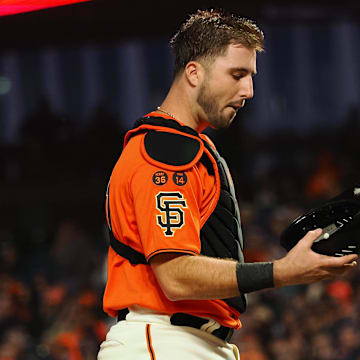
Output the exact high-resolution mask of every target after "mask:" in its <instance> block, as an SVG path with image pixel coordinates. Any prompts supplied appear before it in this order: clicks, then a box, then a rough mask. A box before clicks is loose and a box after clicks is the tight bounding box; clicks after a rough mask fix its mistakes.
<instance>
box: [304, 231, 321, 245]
mask: <svg viewBox="0 0 360 360" xmlns="http://www.w3.org/2000/svg"><path fill="white" fill-rule="evenodd" d="M321 234H322V229H315V230H312V231H308V232H307V233H306V235H305V236H304V237H303V238H302V239H301V240H300V241H301V242H302V243H303V244H304V245H305V246H306V247H307V248H309V249H310V248H311V247H312V245H313V243H314V241H315V240H316V239H317V238H318V237H319V236H320V235H321Z"/></svg>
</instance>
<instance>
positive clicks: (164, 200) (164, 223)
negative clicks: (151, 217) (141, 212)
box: [155, 191, 187, 237]
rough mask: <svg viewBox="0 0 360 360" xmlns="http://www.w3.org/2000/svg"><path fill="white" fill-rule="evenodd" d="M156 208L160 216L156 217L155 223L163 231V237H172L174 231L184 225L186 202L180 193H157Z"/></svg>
mask: <svg viewBox="0 0 360 360" xmlns="http://www.w3.org/2000/svg"><path fill="white" fill-rule="evenodd" d="M155 200H156V208H157V209H158V210H159V211H160V212H161V215H156V223H157V224H158V225H159V226H160V228H161V229H163V231H164V235H165V236H168V237H169V236H174V233H175V230H177V229H180V228H182V227H183V226H184V224H185V212H184V209H187V204H186V200H185V198H184V195H183V194H182V193H181V192H180V191H170V192H169V191H164V192H159V193H158V194H157V195H156V196H155Z"/></svg>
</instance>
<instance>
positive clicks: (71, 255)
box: [0, 0, 360, 360]
mask: <svg viewBox="0 0 360 360" xmlns="http://www.w3.org/2000/svg"><path fill="white" fill-rule="evenodd" d="M218 6H221V7H223V8H225V9H227V10H230V11H234V12H236V13H238V14H242V15H244V16H247V17H250V18H253V19H255V20H256V21H257V23H258V24H259V25H260V26H261V27H262V28H263V30H264V32H265V39H266V53H265V54H261V55H259V57H258V75H257V76H256V78H255V97H254V99H253V100H251V101H249V102H248V104H247V106H246V107H245V108H244V111H243V112H241V113H240V114H239V115H238V119H237V121H236V122H235V123H234V124H233V127H232V129H231V130H230V131H221V132H213V131H209V133H210V135H211V136H212V137H213V139H214V141H215V143H216V144H217V146H218V148H219V150H220V151H221V152H222V154H223V155H224V157H225V158H226V159H227V161H228V162H229V164H230V167H231V169H232V173H233V178H234V182H235V185H236V188H237V191H238V196H239V203H240V208H241V211H242V221H243V229H244V233H245V242H246V248H247V250H246V258H247V260H248V261H263V260H271V259H275V258H278V257H280V256H282V255H283V254H284V252H283V250H282V249H281V248H280V247H279V243H278V237H279V234H280V233H281V231H282V230H283V229H284V228H285V226H286V225H287V224H288V223H289V222H290V221H291V220H292V219H293V218H294V217H296V216H297V215H299V214H300V213H302V212H303V211H304V210H306V209H308V208H310V207H312V206H315V205H317V204H319V203H320V202H321V201H323V200H324V199H327V198H329V197H331V196H333V195H335V194H336V193H338V192H340V191H341V190H342V189H343V188H344V187H346V186H349V185H351V184H353V183H355V182H359V181H360V180H359V179H360V174H359V165H360V161H359V152H360V141H359V139H360V68H359V60H360V5H359V3H358V2H347V1H342V2H341V3H337V4H334V5H332V3H330V2H328V1H318V2H316V3H315V2H312V1H294V2H292V3H291V4H288V2H286V1H276V0H274V1H271V2H268V1H255V0H254V1H251V2H248V3H244V4H241V3H235V2H230V1H221V2H220V1H218V2H216V1H213V2H208V1H182V2H181V3H176V4H173V3H171V2H168V3H160V2H148V3H145V4H141V5H140V4H138V3H135V2H134V3H126V4H123V3H120V2H119V1H111V0H108V1H90V2H84V3H81V4H77V5H68V6H64V7H59V8H52V9H47V10H41V11H37V12H31V13H26V14H19V15H11V16H4V17H0V34H1V36H0V185H1V187H0V189H1V190H0V211H1V217H0V360H41V359H46V360H67V359H69V360H90V359H95V358H96V352H97V348H98V346H99V343H100V342H101V341H102V339H103V338H104V336H105V334H106V331H107V329H108V327H109V326H110V325H111V324H112V322H113V320H112V319H110V318H108V317H107V316H106V315H105V314H104V313H103V312H102V310H101V297H102V292H103V289H104V283H105V277H106V272H105V260H106V250H107V240H106V231H105V217H104V193H105V188H106V183H107V180H108V177H109V175H110V171H111V169H112V166H113V165H114V163H115V161H116V160H117V157H118V156H119V154H120V152H121V147H122V139H123V135H124V132H125V130H126V129H128V128H129V127H130V126H131V125H132V123H133V122H134V121H135V120H136V119H137V118H138V117H140V116H141V115H143V114H144V113H147V112H149V111H151V110H153V109H154V108H155V107H156V106H157V105H159V103H160V102H161V100H162V98H163V97H164V96H165V94H166V92H167V90H168V88H169V86H170V83H171V79H172V57H171V53H170V50H169V46H168V40H169V39H170V37H171V36H172V34H173V33H174V32H175V31H176V29H177V27H178V25H179V24H180V23H181V22H182V20H183V19H184V18H186V16H187V15H188V14H189V13H191V12H193V11H195V10H196V9H197V8H208V7H218ZM0 12H1V1H0ZM359 275H360V272H359V270H356V271H354V272H352V273H351V274H349V275H348V276H346V277H345V278H341V279H338V280H336V281H331V282H322V283H318V284H314V285H311V286H297V287H289V288H285V289H282V290H280V291H279V290H276V291H275V290H274V291H273V290H270V291H261V292H258V293H256V294H252V295H250V297H249V298H250V305H249V310H248V311H247V313H246V314H244V315H243V316H242V320H243V325H244V326H243V328H242V329H241V330H239V331H237V332H236V333H235V335H234V337H233V342H235V343H236V344H237V345H238V346H239V347H240V351H241V354H242V355H241V359H242V360H272V359H274V360H275V359H287V360H302V359H317V360H358V359H360V336H359V335H360V334H359V329H360V327H359V325H360V321H359V315H360V309H359V304H360V284H359ZM119 286H121V284H119Z"/></svg>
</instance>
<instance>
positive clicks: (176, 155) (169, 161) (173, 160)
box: [141, 130, 204, 171]
mask: <svg viewBox="0 0 360 360" xmlns="http://www.w3.org/2000/svg"><path fill="white" fill-rule="evenodd" d="M141 150H142V155H143V156H144V158H145V160H146V161H148V162H149V163H151V164H153V165H156V166H159V167H162V168H164V169H168V170H178V171H185V170H187V169H190V168H191V167H193V166H194V165H195V164H196V163H197V162H198V161H199V160H200V158H201V156H202V154H203V151H204V144H203V142H202V140H201V139H200V138H199V137H196V136H193V135H189V134H182V133H181V132H178V131H175V130H161V131H149V132H147V133H146V135H145V136H144V139H143V146H142V147H141Z"/></svg>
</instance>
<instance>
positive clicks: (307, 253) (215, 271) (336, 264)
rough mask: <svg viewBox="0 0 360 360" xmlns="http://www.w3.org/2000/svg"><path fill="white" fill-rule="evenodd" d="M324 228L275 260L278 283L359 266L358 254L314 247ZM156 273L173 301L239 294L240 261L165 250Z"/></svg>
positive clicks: (322, 276)
mask: <svg viewBox="0 0 360 360" xmlns="http://www.w3.org/2000/svg"><path fill="white" fill-rule="evenodd" d="M320 233H321V230H317V231H310V232H309V233H308V234H307V235H306V236H305V237H304V238H303V239H302V240H300V241H299V243H298V244H297V245H296V246H295V247H294V248H293V249H292V250H291V251H290V252H289V253H288V254H287V255H286V256H285V257H283V258H281V259H279V260H275V261H274V270H273V271H274V273H273V274H274V275H273V276H274V285H275V287H283V286H288V285H297V284H308V283H312V282H315V281H318V280H323V279H329V278H332V277H335V276H338V275H342V274H344V273H345V272H346V271H347V270H348V269H349V268H351V267H352V266H354V265H356V263H355V264H354V263H353V261H355V260H356V259H357V255H347V256H343V257H341V258H336V257H330V256H325V255H319V254H317V253H315V252H313V251H312V250H311V245H312V243H313V242H314V240H315V239H316V238H317V237H318V236H319V235H320ZM150 264H151V267H152V269H153V271H154V274H155V276H156V278H157V280H158V282H159V284H160V286H161V288H162V290H163V291H164V294H165V295H166V296H167V297H168V298H169V299H170V300H172V301H176V300H205V299H223V298H231V297H235V296H239V294H240V291H239V288H241V285H242V284H238V280H237V275H236V268H237V267H236V264H237V263H236V262H235V261H233V260H226V259H216V258H210V257H205V256H188V255H183V254H179V253H178V254H169V253H163V254H158V255H156V256H154V257H153V258H152V259H151V260H150Z"/></svg>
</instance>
